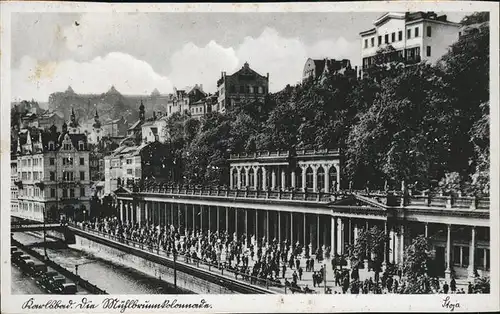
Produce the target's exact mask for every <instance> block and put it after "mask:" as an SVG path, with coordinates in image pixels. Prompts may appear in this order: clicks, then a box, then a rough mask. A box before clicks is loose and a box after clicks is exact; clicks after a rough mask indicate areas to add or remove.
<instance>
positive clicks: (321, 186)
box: [316, 166, 326, 192]
mask: <svg viewBox="0 0 500 314" xmlns="http://www.w3.org/2000/svg"><path fill="white" fill-rule="evenodd" d="M316 179H317V180H318V181H317V182H318V185H317V188H318V191H316V192H326V191H325V170H324V169H323V166H320V167H319V168H318V171H317V173H316Z"/></svg>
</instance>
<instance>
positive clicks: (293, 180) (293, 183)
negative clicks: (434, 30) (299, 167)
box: [290, 170, 296, 188]
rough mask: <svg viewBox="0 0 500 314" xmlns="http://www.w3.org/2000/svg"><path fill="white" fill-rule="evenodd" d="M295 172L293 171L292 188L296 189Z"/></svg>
mask: <svg viewBox="0 0 500 314" xmlns="http://www.w3.org/2000/svg"><path fill="white" fill-rule="evenodd" d="M295 179H296V178H295V170H293V171H292V173H291V175H290V182H291V185H292V188H295V185H296V184H295Z"/></svg>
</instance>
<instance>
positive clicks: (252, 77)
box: [212, 62, 269, 113]
mask: <svg viewBox="0 0 500 314" xmlns="http://www.w3.org/2000/svg"><path fill="white" fill-rule="evenodd" d="M217 91H218V95H219V97H218V101H217V105H216V106H215V108H212V109H213V111H218V112H221V113H224V112H226V110H227V109H228V108H231V107H233V106H237V105H238V104H240V103H242V102H249V101H259V102H264V99H265V97H266V95H267V94H268V92H269V73H267V75H266V76H263V75H260V74H259V73H257V72H255V71H254V70H252V69H251V68H250V66H249V65H248V62H245V64H244V65H243V67H242V68H241V69H240V70H238V71H236V72H235V73H234V74H232V75H226V72H222V76H221V78H220V79H219V80H218V81H217Z"/></svg>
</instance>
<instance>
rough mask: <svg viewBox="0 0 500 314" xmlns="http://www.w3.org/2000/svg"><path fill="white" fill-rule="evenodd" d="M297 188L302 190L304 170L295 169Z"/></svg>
mask: <svg viewBox="0 0 500 314" xmlns="http://www.w3.org/2000/svg"><path fill="white" fill-rule="evenodd" d="M295 188H297V189H302V168H300V167H297V168H295Z"/></svg>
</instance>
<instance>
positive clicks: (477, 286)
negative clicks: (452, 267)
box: [473, 277, 490, 294]
mask: <svg viewBox="0 0 500 314" xmlns="http://www.w3.org/2000/svg"><path fill="white" fill-rule="evenodd" d="M473 291H474V293H485V294H489V293H490V277H477V278H476V279H475V280H474V287H473Z"/></svg>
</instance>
